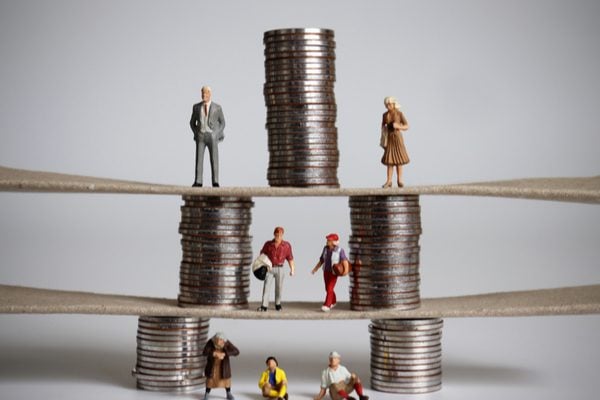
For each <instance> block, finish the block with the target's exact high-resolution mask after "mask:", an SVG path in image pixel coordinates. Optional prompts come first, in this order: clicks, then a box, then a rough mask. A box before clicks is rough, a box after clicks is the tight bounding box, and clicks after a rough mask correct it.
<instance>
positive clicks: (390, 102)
mask: <svg viewBox="0 0 600 400" xmlns="http://www.w3.org/2000/svg"><path fill="white" fill-rule="evenodd" d="M383 104H384V105H385V108H387V109H388V110H389V111H394V110H399V109H400V104H398V100H396V98H395V97H392V96H388V97H386V98H385V99H383Z"/></svg>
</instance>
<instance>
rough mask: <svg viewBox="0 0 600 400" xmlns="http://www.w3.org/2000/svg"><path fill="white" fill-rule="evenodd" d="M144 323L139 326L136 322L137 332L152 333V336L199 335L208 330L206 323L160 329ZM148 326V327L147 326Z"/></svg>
mask: <svg viewBox="0 0 600 400" xmlns="http://www.w3.org/2000/svg"><path fill="white" fill-rule="evenodd" d="M144 324H146V325H147V326H139V322H138V333H139V334H144V335H153V336H157V337H158V336H161V337H162V336H165V337H167V338H169V337H178V336H181V337H186V336H188V335H189V336H192V335H196V336H197V335H201V334H203V333H204V332H207V331H208V324H206V325H201V326H196V327H185V328H168V329H161V328H160V327H156V326H151V325H149V324H148V323H147V322H144ZM148 326H150V327H148Z"/></svg>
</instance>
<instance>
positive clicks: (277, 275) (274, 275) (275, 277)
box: [262, 267, 285, 307]
mask: <svg viewBox="0 0 600 400" xmlns="http://www.w3.org/2000/svg"><path fill="white" fill-rule="evenodd" d="M283 269H284V268H283V267H273V268H271V272H268V273H267V276H266V278H265V283H264V285H263V297H262V306H263V307H269V292H270V291H271V286H272V284H273V281H275V304H281V292H282V290H283V277H284V276H285V272H284V270H283Z"/></svg>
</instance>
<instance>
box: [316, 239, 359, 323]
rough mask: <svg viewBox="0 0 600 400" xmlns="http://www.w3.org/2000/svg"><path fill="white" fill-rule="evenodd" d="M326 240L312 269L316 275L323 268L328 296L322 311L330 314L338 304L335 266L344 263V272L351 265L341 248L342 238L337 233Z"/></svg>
mask: <svg viewBox="0 0 600 400" xmlns="http://www.w3.org/2000/svg"><path fill="white" fill-rule="evenodd" d="M325 239H327V244H326V245H325V247H324V248H323V252H322V253H321V258H320V259H319V262H318V263H317V265H316V266H315V267H314V268H313V269H312V271H311V273H312V274H313V275H314V274H315V273H316V272H317V271H318V270H319V268H321V266H323V279H324V280H325V291H326V292H327V295H326V296H325V302H324V303H323V306H322V307H321V310H323V311H324V312H329V311H331V309H332V308H333V307H335V305H336V303H337V298H336V296H335V284H336V283H337V278H338V276H337V275H336V274H335V273H334V271H333V266H334V265H335V264H339V263H343V264H344V270H349V269H350V263H349V262H348V257H346V252H345V251H344V249H342V248H341V247H340V246H339V243H340V238H339V236H338V235H337V233H330V234H329V235H327V236H326V237H325Z"/></svg>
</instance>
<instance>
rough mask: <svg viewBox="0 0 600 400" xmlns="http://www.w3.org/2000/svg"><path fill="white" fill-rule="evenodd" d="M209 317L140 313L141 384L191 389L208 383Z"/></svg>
mask: <svg viewBox="0 0 600 400" xmlns="http://www.w3.org/2000/svg"><path fill="white" fill-rule="evenodd" d="M208 327H209V320H208V319H205V318H186V317H139V320H138V331H137V364H136V366H135V369H134V370H133V371H132V375H133V376H135V378H136V379H137V387H138V388H139V389H144V390H152V391H161V392H191V391H194V390H197V389H200V388H202V387H204V383H205V382H206V379H205V377H204V367H205V366H206V357H204V356H203V355H202V352H203V350H204V344H205V343H206V341H207V340H208Z"/></svg>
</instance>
